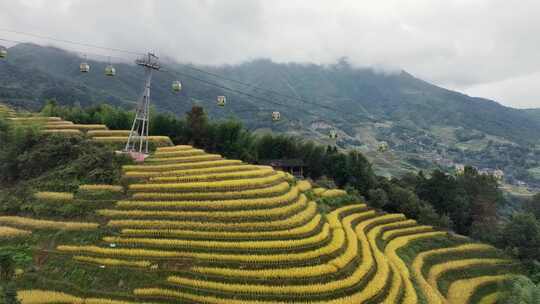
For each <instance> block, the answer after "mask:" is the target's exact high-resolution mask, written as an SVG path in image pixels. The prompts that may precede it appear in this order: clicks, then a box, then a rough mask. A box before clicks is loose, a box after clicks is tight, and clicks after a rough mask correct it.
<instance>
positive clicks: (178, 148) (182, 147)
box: [156, 145, 193, 153]
mask: <svg viewBox="0 0 540 304" xmlns="http://www.w3.org/2000/svg"><path fill="white" fill-rule="evenodd" d="M189 149H193V147H192V146H188V145H177V146H172V147H160V148H157V149H156V153H161V152H170V151H181V150H189Z"/></svg>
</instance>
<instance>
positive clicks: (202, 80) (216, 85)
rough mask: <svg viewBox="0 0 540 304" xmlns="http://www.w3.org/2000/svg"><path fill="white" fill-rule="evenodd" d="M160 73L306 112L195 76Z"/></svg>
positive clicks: (168, 71)
mask: <svg viewBox="0 0 540 304" xmlns="http://www.w3.org/2000/svg"><path fill="white" fill-rule="evenodd" d="M161 71H163V72H167V73H169V74H176V75H180V76H183V77H187V78H190V79H193V80H195V81H199V82H201V83H204V84H207V85H210V86H214V87H216V88H219V89H222V90H226V91H229V92H233V93H236V94H239V95H244V96H247V97H250V98H254V99H258V100H262V101H265V102H267V103H270V104H273V105H277V106H282V107H292V108H296V109H297V110H301V111H306V109H305V108H301V107H298V106H293V105H290V104H283V103H279V102H276V101H274V100H272V99H269V98H266V97H261V96H257V95H253V94H251V93H246V92H244V91H241V90H238V89H234V88H231V87H228V86H224V85H220V84H217V83H215V82H211V81H208V80H205V79H202V78H198V77H195V76H192V75H189V74H186V73H182V72H179V71H174V70H163V69H162V70H161ZM173 76H174V75H173Z"/></svg>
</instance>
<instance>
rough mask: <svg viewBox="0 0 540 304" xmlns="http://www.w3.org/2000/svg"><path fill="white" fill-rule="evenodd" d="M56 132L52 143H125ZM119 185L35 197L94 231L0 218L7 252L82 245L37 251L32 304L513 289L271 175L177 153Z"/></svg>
mask: <svg viewBox="0 0 540 304" xmlns="http://www.w3.org/2000/svg"><path fill="white" fill-rule="evenodd" d="M48 122H49V124H48V127H46V129H47V130H48V131H47V132H58V133H66V132H72V133H78V132H88V133H90V134H88V135H87V136H94V137H95V138H97V139H98V140H100V141H109V140H110V141H114V140H117V139H106V138H118V137H122V138H124V137H125V136H126V133H125V132H124V133H122V132H115V131H108V130H105V129H104V128H103V127H101V126H92V127H81V126H80V125H72V124H70V123H60V122H57V120H55V119H52V120H49V121H48ZM67 130H71V131H67ZM123 171H124V172H123V174H124V180H125V181H126V183H125V185H123V187H120V186H118V185H116V186H113V185H84V186H81V187H80V189H79V190H78V191H77V192H76V193H74V194H69V193H54V192H44V193H37V194H36V199H40V200H42V201H47V202H50V203H51V204H53V203H54V204H72V203H73V202H75V201H79V202H83V203H84V204H87V205H89V206H91V207H92V208H94V209H95V214H96V218H95V219H94V220H92V221H88V222H59V221H52V220H50V219H33V218H24V217H14V216H0V239H4V238H28V237H33V236H34V235H39V234H40V233H43V232H40V231H50V230H51V229H56V230H62V229H63V230H66V231H69V233H73V235H75V236H76V237H73V238H65V237H64V238H62V237H58V239H56V238H55V237H54V233H51V235H52V236H51V239H50V240H49V242H48V243H47V245H44V246H42V247H41V248H40V249H39V250H37V251H36V253H35V257H34V259H35V264H36V269H35V270H34V272H33V273H25V274H22V275H21V278H20V280H23V285H24V286H25V288H22V289H21V290H20V291H19V298H20V300H21V301H22V303H23V304H37V303H95V304H99V303H110V304H115V303H118V304H120V303H233V304H234V303H238V304H240V303H336V304H337V303H351V304H357V303H404V304H409V303H497V299H498V297H499V296H500V287H499V286H500V283H501V282H504V281H505V280H508V279H509V278H511V277H512V269H513V268H514V263H515V261H512V260H509V259H508V258H506V257H505V256H504V255H502V254H501V253H500V252H498V251H497V250H496V249H494V248H493V247H490V246H488V245H484V244H479V243H473V242H472V241H471V240H470V239H467V238H465V237H461V236H457V235H453V234H450V233H448V232H445V231H438V230H437V229H434V228H433V227H430V226H423V225H419V224H417V223H416V222H415V221H414V220H410V219H407V218H405V217H404V216H403V215H402V214H387V213H382V212H380V211H377V210H374V209H371V208H369V207H368V206H367V205H366V204H364V203H363V202H357V203H356V204H352V205H348V206H346V207H342V208H339V209H337V210H333V211H331V212H329V213H326V214H323V213H322V212H321V211H320V210H319V209H318V205H317V202H316V199H317V198H318V197H320V196H325V192H327V196H339V195H343V191H338V190H325V189H320V188H318V189H317V191H314V189H312V188H311V185H310V184H309V183H308V182H306V181H297V180H295V179H294V178H293V177H292V176H290V175H288V174H286V173H283V172H281V171H275V170H273V169H272V168H271V167H266V166H256V165H250V164H246V163H243V162H241V161H237V160H229V159H224V158H223V157H221V156H220V155H215V154H208V153H205V152H204V151H202V150H199V149H195V148H193V147H191V146H168V147H159V148H157V150H156V152H155V153H154V154H153V155H152V156H151V157H149V158H148V159H147V160H146V161H145V162H144V164H138V165H129V166H125V167H124V168H123ZM94 236H95V237H94ZM80 277H83V278H85V279H84V280H80V279H75V278H80ZM82 281H83V282H84V283H81V282H82Z"/></svg>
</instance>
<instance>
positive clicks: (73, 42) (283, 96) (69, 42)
mask: <svg viewBox="0 0 540 304" xmlns="http://www.w3.org/2000/svg"><path fill="white" fill-rule="evenodd" d="M0 31H3V32H8V33H14V34H19V35H26V36H30V37H34V38H38V39H45V40H50V41H56V42H61V43H68V44H72V45H78V46H84V47H91V48H96V49H102V50H108V51H113V52H121V53H126V54H131V55H138V56H144V55H145V54H144V53H141V52H135V51H130V50H125V49H119V48H111V47H106V46H101V45H95V44H90V43H85V42H78V41H72V40H67V39H60V38H55V37H50V36H44V35H40V34H33V33H28V32H23V31H17V30H11V29H4V28H0ZM0 40H3V41H10V42H14V43H24V42H21V41H16V40H10V39H0ZM77 52H78V53H81V54H90V53H87V52H81V51H77ZM92 55H97V56H100V57H101V56H102V57H109V58H111V57H115V56H106V55H99V54H92ZM115 58H120V57H115ZM121 59H124V58H121ZM182 66H183V67H186V68H188V69H191V70H193V71H197V72H200V73H204V74H207V75H210V76H213V77H216V78H220V79H222V80H226V81H229V82H233V83H236V84H240V85H243V86H246V87H249V88H252V89H254V90H259V91H263V92H266V93H267V94H273V95H276V96H279V97H282V98H286V99H289V100H297V101H300V102H302V103H305V104H310V105H313V106H316V107H319V108H323V109H327V110H330V111H333V112H335V113H337V114H340V115H346V114H347V113H344V112H343V111H340V110H339V109H337V108H334V107H331V106H327V105H322V104H319V103H315V102H311V101H308V100H305V99H303V98H299V97H295V96H291V95H287V94H283V93H280V92H277V91H275V90H271V89H267V88H263V87H261V86H257V85H254V84H250V83H247V82H243V81H240V80H237V79H232V78H228V77H225V76H222V75H219V74H216V73H212V72H208V71H205V70H203V69H199V68H195V67H192V66H188V65H182ZM171 71H173V72H174V73H176V74H179V75H182V76H184V77H187V78H191V79H193V80H196V81H199V82H202V83H205V84H207V85H211V86H214V87H218V88H221V89H223V90H227V91H230V92H234V93H236V94H240V95H244V96H248V97H251V98H255V99H259V100H263V101H266V102H268V103H270V104H274V105H279V106H285V107H294V108H296V109H299V110H302V111H305V109H304V108H300V107H298V106H292V105H290V104H282V103H278V102H275V101H274V100H272V99H269V98H265V97H261V96H256V95H254V94H251V93H247V92H244V91H242V90H238V89H234V88H231V87H228V86H224V85H220V84H217V83H214V82H211V81H208V80H205V79H201V78H198V77H195V76H193V75H190V74H186V73H182V72H179V71H174V70H171Z"/></svg>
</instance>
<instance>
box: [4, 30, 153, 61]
mask: <svg viewBox="0 0 540 304" xmlns="http://www.w3.org/2000/svg"><path fill="white" fill-rule="evenodd" d="M0 31H2V32H8V33H13V34H18V35H26V36H30V37H34V38H39V39H45V40H52V41H56V42H62V43H68V44H73V45H79V46H85V47H91V48H96V49H102V50H108V51H113V52H120V53H126V54H132V55H138V56H144V55H145V53H141V52H135V51H130V50H124V49H119V48H112V47H107V46H101V45H96V44H90V43H85V42H78V41H73V40H67V39H60V38H55V37H50V36H44V35H39V34H32V33H27V32H22V31H15V30H10V29H3V28H0Z"/></svg>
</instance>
